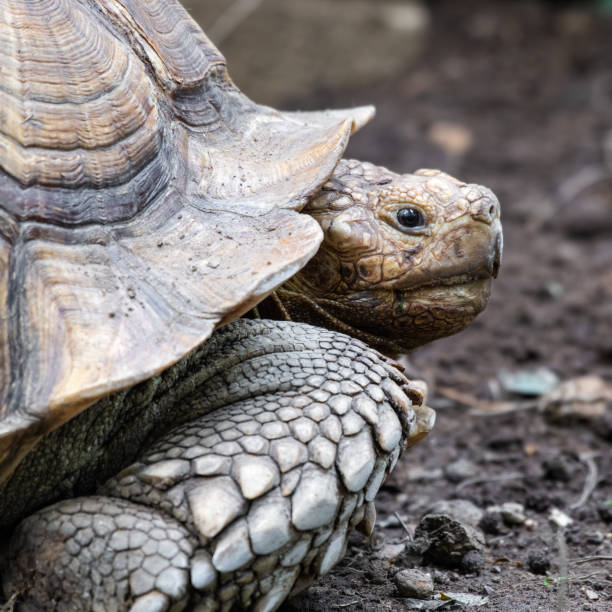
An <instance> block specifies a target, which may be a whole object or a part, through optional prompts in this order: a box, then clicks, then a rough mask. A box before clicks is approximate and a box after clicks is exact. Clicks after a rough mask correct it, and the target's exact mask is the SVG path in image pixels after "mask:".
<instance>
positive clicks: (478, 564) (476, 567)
mask: <svg viewBox="0 0 612 612" xmlns="http://www.w3.org/2000/svg"><path fill="white" fill-rule="evenodd" d="M484 563H485V560H484V556H483V555H482V553H481V552H479V551H477V550H470V551H469V552H467V553H465V555H463V559H461V569H462V570H463V571H464V572H466V573H467V574H479V573H480V571H481V570H482V568H483V567H484Z"/></svg>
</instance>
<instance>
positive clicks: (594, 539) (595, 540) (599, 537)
mask: <svg viewBox="0 0 612 612" xmlns="http://www.w3.org/2000/svg"><path fill="white" fill-rule="evenodd" d="M585 537H586V541H587V543H588V544H601V543H602V542H603V541H604V534H603V533H602V532H601V531H591V532H589V533H587V534H586V535H585Z"/></svg>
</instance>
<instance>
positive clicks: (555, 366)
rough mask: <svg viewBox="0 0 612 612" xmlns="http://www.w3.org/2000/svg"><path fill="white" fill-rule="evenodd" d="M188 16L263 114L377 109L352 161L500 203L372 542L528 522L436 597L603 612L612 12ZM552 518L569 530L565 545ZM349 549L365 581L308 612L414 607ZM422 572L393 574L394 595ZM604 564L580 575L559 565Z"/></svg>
mask: <svg viewBox="0 0 612 612" xmlns="http://www.w3.org/2000/svg"><path fill="white" fill-rule="evenodd" d="M185 4H186V6H187V7H188V9H189V10H190V11H191V13H192V15H193V16H194V17H195V18H196V19H197V20H198V21H199V22H200V23H201V24H202V26H203V27H204V29H205V30H206V32H207V33H208V34H209V36H210V37H211V38H212V40H213V41H214V42H215V43H216V44H217V45H218V46H219V48H220V49H221V51H222V52H223V53H224V54H225V56H226V58H227V60H228V64H229V68H230V74H231V75H232V77H233V79H234V81H235V82H236V83H237V85H238V86H239V87H240V88H241V89H242V90H243V91H244V92H245V93H247V94H248V95H249V96H250V97H251V98H252V99H254V100H255V101H257V102H260V103H264V104H269V105H272V106H275V107H276V108H281V109H315V108H326V107H345V106H352V105H358V104H375V105H376V107H377V111H378V114H377V117H376V119H375V120H374V121H373V123H372V124H371V125H369V126H368V127H367V128H365V129H364V130H363V131H362V132H361V133H359V134H358V135H356V136H355V137H354V138H353V139H352V141H351V144H350V146H349V150H348V152H347V155H349V156H353V157H357V158H360V159H367V160H370V161H372V162H374V163H378V164H383V165H386V166H389V167H390V168H392V169H393V170H396V171H409V170H414V169H417V168H420V167H435V168H440V169H442V170H445V171H447V172H449V173H451V174H455V175H457V176H458V177H459V178H462V179H464V180H466V181H469V182H477V183H482V184H484V185H487V186H488V187H490V188H491V189H493V191H494V192H495V193H496V194H497V195H498V196H499V198H500V201H501V203H502V211H503V213H502V220H503V224H504V234H505V252H504V262H503V265H502V269H501V273H500V276H499V278H498V279H497V281H496V282H495V283H494V286H493V295H492V298H491V301H490V304H489V307H488V309H487V310H486V311H485V313H483V314H482V315H481V316H479V317H478V319H477V320H476V322H475V323H474V324H473V325H472V326H471V327H470V328H469V329H468V330H466V331H464V332H462V333H461V334H459V335H458V336H456V337H453V338H449V339H444V340H440V341H438V342H435V343H433V344H431V345H429V346H427V347H424V348H423V349H421V350H419V351H417V352H416V353H414V354H412V355H410V356H408V357H407V358H406V363H407V365H408V368H409V371H410V373H411V374H414V375H416V376H419V377H422V378H425V379H426V380H427V381H428V382H429V385H430V392H431V394H432V397H431V404H432V405H433V406H434V407H435V408H436V409H437V411H438V424H437V425H436V428H435V430H434V433H432V434H431V435H430V436H429V438H428V439H427V440H426V441H425V442H424V443H423V444H420V445H418V446H417V447H415V448H414V449H411V451H410V454H409V458H410V459H409V461H410V463H409V464H408V463H407V462H406V461H404V463H403V464H401V465H400V467H399V468H398V469H397V471H396V474H395V475H394V478H393V480H392V481H391V482H390V483H389V484H388V485H387V487H386V489H385V491H383V495H382V502H383V503H382V505H380V504H379V515H380V516H381V517H382V518H381V520H380V521H379V524H380V525H381V527H380V531H379V532H378V533H379V538H382V540H383V541H386V542H387V543H389V542H393V541H395V540H394V538H395V539H396V540H398V541H401V538H400V536H401V533H402V530H403V529H404V527H405V526H407V527H408V531H409V532H410V530H411V529H413V528H416V525H417V524H418V521H419V515H420V514H422V512H423V511H424V510H425V509H426V508H427V506H428V504H431V503H433V502H435V501H439V500H441V499H448V498H456V497H462V498H464V499H467V500H469V501H470V502H471V503H473V504H474V505H475V506H477V507H478V508H480V509H481V510H482V511H485V512H486V508H488V507H491V506H492V505H493V506H494V505H497V507H499V504H502V503H506V502H512V503H517V504H519V505H520V506H521V507H522V508H523V513H524V514H523V518H522V519H520V518H519V519H517V522H515V523H512V522H511V521H510V522H508V521H506V519H503V520H501V519H500V520H501V523H500V525H501V526H499V529H498V528H497V527H495V528H494V529H493V533H489V532H486V533H487V538H488V540H487V547H486V548H485V549H482V550H480V551H479V553H480V554H481V556H482V559H483V561H482V564H481V566H480V568H476V570H474V567H472V570H474V571H473V572H472V574H473V575H474V576H476V577H475V578H472V579H471V582H470V579H469V578H465V576H466V575H468V576H469V575H470V572H469V571H468V570H469V569H470V568H467V569H466V568H463V570H461V568H459V570H461V571H459V570H458V571H459V574H455V577H453V573H452V572H451V573H450V574H448V573H446V574H445V573H440V574H439V575H437V578H436V580H435V582H436V586H437V587H438V586H439V587H440V588H447V589H450V590H453V589H454V590H457V589H463V590H465V591H469V592H472V593H476V592H478V593H480V594H481V595H482V594H483V593H484V595H483V596H486V597H488V598H489V604H488V605H490V606H491V607H490V608H486V609H495V610H506V609H507V610H523V609H525V610H527V609H530V610H537V609H541V610H546V611H548V610H552V609H557V610H570V609H571V610H599V609H601V610H604V609H608V610H609V609H612V608H611V607H608V606H612V603H611V600H610V597H611V596H610V590H611V589H610V587H611V585H612V567H611V565H610V561H609V558H610V555H611V554H612V549H611V546H612V533H610V531H611V530H612V527H611V522H612V467H611V461H612V452H611V448H610V444H611V442H612V416H611V412H612V389H611V387H610V381H611V380H612V16H611V11H612V2H610V1H608V0H605V1H604V0H602V1H600V2H574V3H572V2H552V1H551V2H537V1H535V0H534V1H501V0H463V1H461V2H457V1H452V0H437V1H429V2H426V1H419V0H405V1H399V0H395V1H390V0H389V1H388V0H379V1H374V0H369V1H368V0H201V1H197V0H187V1H186V2H185ZM585 376H588V378H584V377H585ZM449 466H450V467H449ZM479 477H480V480H479ZM553 508H556V509H559V510H560V511H562V512H564V513H565V515H566V516H567V517H568V518H570V520H571V521H572V522H571V523H568V524H567V525H565V527H563V528H559V526H558V525H557V524H556V523H555V522H554V520H553V521H552V522H551V520H549V513H550V512H551V511H552V509H553ZM395 516H398V517H400V518H401V519H402V520H401V521H400V522H399V523H398V521H397V520H395V519H394V517H395ZM491 520H492V519H491ZM504 521H506V522H505V523H504ZM521 521H522V522H521ZM525 521H527V523H526V522H525ZM529 521H532V522H531V523H529ZM402 523H403V526H402ZM525 525H531V527H528V526H527V527H526V526H525ZM534 525H535V526H534ZM555 525H557V526H556V527H555ZM495 529H498V531H497V532H495ZM560 529H561V531H559V530H560ZM504 530H505V531H504ZM513 530H514V531H513ZM555 530H556V531H555ZM509 532H511V535H512V537H505V539H504V535H503V534H507V533H509ZM559 533H562V536H563V537H562V538H561V540H559V539H558V536H559ZM500 534H501V535H500ZM404 535H405V534H404ZM413 535H414V534H413ZM555 538H557V539H555ZM500 542H501V543H500ZM353 546H354V548H353V549H352V550H353V555H352V562H351V563H352V565H351V564H349V565H346V566H345V567H344V569H342V568H341V569H340V570H339V572H336V573H335V574H334V577H332V578H330V579H329V580H328V582H327V583H324V584H323V586H321V587H318V588H319V591H317V590H316V589H315V590H314V591H311V592H310V593H311V594H310V595H309V596H308V597H309V598H310V599H306V600H301V603H299V604H295V605H296V606H302V608H304V607H305V608H306V609H313V610H315V609H316V610H323V609H333V606H336V605H338V606H342V605H344V604H346V605H349V604H350V602H353V604H350V605H356V606H357V608H356V609H358V606H360V605H361V606H362V607H364V608H365V609H379V608H378V607H377V606H381V607H380V609H381V610H382V609H385V610H388V609H404V608H401V607H400V608H397V607H395V606H399V605H400V604H398V603H397V601H398V600H393V599H392V598H393V596H395V595H397V592H396V591H393V588H394V587H392V586H391V587H389V588H391V590H390V591H389V590H387V591H385V590H384V589H385V588H387V587H386V586H384V585H387V584H390V583H391V581H390V579H389V580H386V579H384V580H379V581H378V582H377V576H378V577H379V578H380V576H379V575H378V574H377V571H378V570H377V569H376V567H375V565H374V566H373V565H372V564H371V563H370V565H367V564H366V565H364V566H363V567H362V566H360V565H358V564H357V565H355V563H357V562H356V561H355V559H359V558H361V557H360V555H361V556H362V557H363V558H364V559H365V558H366V557H367V558H368V559H370V560H371V558H372V557H373V553H372V552H371V551H369V552H368V551H367V550H366V549H365V548H363V543H362V544H358V543H356V544H354V545H353ZM360 546H361V548H360ZM564 546H565V548H564ZM568 547H569V548H568ZM475 548H476V549H478V547H475ZM383 549H384V546H383ZM564 550H565V553H564V552H563V551H564ZM568 550H569V551H570V552H569V553H568V552H567V551H568ZM364 551H365V552H364ZM407 551H408V552H407ZM387 552H388V551H387ZM409 552H410V546H408V545H405V546H404V548H402V552H401V553H398V555H396V556H395V557H393V558H386V557H385V556H384V554H383V556H382V559H383V560H384V561H385V562H386V563H387V569H386V570H384V571H385V572H387V573H386V574H384V576H386V577H387V578H388V577H389V575H390V574H389V571H390V570H389V567H393V566H394V564H395V566H394V567H396V569H397V567H400V566H401V567H404V566H406V564H407V563H408V561H407V560H406V559H408V558H409ZM413 552H414V551H413ZM385 554H386V553H385ZM388 554H389V555H390V554H391V553H389V552H388ZM394 554H395V553H394ZM538 555H539V557H538ZM568 555H569V556H568ZM606 555H608V560H607V561H601V559H600V560H599V561H593V563H594V565H590V566H588V569H587V568H586V566H584V567H583V566H581V567H580V568H579V567H578V566H572V565H571V562H570V561H568V559H571V558H587V557H602V556H603V557H605V556H606ZM374 556H375V555H374ZM496 556H497V558H498V559H505V561H502V562H493V561H491V559H494V558H495V557H496ZM398 559H399V561H398ZM425 559H427V556H425ZM538 559H539V560H540V561H541V563H540V564H538V563H539V561H538ZM364 563H365V561H364ZM431 563H433V564H434V565H433V567H435V563H434V562H433V561H431ZM598 563H599V564H598ZM389 564H391V565H389ZM402 564H403V565H402ZM572 567H573V569H572ZM363 568H365V569H363ZM373 568H374V569H373ZM495 568H497V570H499V569H500V568H501V571H493V570H494V569H495ZM568 568H569V569H568ZM349 570H351V571H349ZM583 570H584V571H583ZM343 571H344V574H343V573H342V572H343ZM380 571H383V570H380ZM435 571H438V570H434V574H435ZM474 572H475V573H474ZM568 572H569V574H572V572H573V574H572V575H573V577H574V578H573V582H571V581H566V582H564V579H565V578H567V576H568ZM590 573H592V574H593V575H592V576H591V577H588V578H586V579H584V578H580V576H584V575H588V574H590ZM539 575H540V576H545V578H537V576H539ZM372 576H374V577H373V578H372ZM546 576H548V578H546ZM559 576H561V577H562V579H560V580H557V581H556V582H555V580H556V578H555V577H557V578H558V577H559ZM534 577H535V578H534ZM551 577H552V578H551ZM564 577H565V578H564ZM579 578H580V579H579ZM445 580H446V581H447V582H446V583H445ZM546 580H549V582H548V583H547V582H546ZM334 581H335V582H334ZM449 581H450V582H449ZM453 581H454V582H453ZM445 584H446V585H447V586H446V587H444V585H445ZM448 584H450V586H448ZM519 584H522V585H525V584H526V585H528V586H527V589H526V591H525V590H524V589H522V590H521V589H519V588H518V586H517V585H519ZM330 585H331V586H330ZM360 585H361V586H360ZM363 585H366V586H363ZM568 585H570V586H569V588H568ZM485 587H486V588H485ZM551 587H552V588H551ZM321 589H322V590H321ZM325 589H328V590H327V591H325ZM330 589H332V590H331V591H330ZM334 589H335V591H334V592H335V593H336V595H334V596H333V597H332V595H330V593H331V592H332V591H333V590H334ZM364 589H365V590H364ZM377 589H378V590H377ZM381 589H382V590H381ZM478 589H480V591H479V590H478ZM487 589H488V590H487ZM326 593H327V594H326ZM342 593H344V595H342ZM346 593H348V595H347V594H346ZM355 593H356V594H355ZM373 593H375V594H377V595H372V594H373ZM394 594H395V595H394ZM326 597H329V598H330V599H326ZM334 597H335V598H334ZM376 597H378V599H376ZM385 597H389V598H391V599H385ZM521 597H522V598H523V599H521ZM317 598H318V599H317ZM355 601H356V602H358V603H357V604H355V603H354V602H355ZM385 601H386V602H391V603H388V604H384V605H383V603H384V602H385ZM342 602H344V604H343V603H342ZM364 602H365V603H364ZM381 602H383V603H381ZM394 602H395V603H394ZM493 602H494V603H493ZM521 602H522V603H523V604H524V606H525V607H521V605H522V604H521ZM401 605H402V606H403V605H405V601H404V603H402V604H401ZM474 605H475V604H474ZM385 606H387V607H385ZM512 606H514V607H512ZM532 606H533V607H532ZM538 606H541V607H538ZM564 606H565V607H564ZM470 609H471V608H470Z"/></svg>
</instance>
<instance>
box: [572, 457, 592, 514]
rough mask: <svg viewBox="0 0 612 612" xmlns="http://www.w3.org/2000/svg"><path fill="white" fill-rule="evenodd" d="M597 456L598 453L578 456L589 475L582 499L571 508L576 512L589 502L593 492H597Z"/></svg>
mask: <svg viewBox="0 0 612 612" xmlns="http://www.w3.org/2000/svg"><path fill="white" fill-rule="evenodd" d="M596 456H597V455H596V453H580V455H579V456H578V458H579V459H580V461H582V463H584V464H585V465H586V466H587V468H588V470H589V471H588V472H587V475H586V478H585V481H584V487H583V488H582V493H581V495H580V498H579V499H578V501H577V502H575V503H573V504H572V505H571V506H570V508H571V509H572V510H575V509H576V508H580V506H583V505H584V504H585V503H586V502H587V500H588V499H589V497H591V493H593V491H594V490H595V487H596V486H597V481H598V474H597V464H596V463H595V457H596Z"/></svg>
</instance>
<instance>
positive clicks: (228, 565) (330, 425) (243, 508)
mask: <svg viewBox="0 0 612 612" xmlns="http://www.w3.org/2000/svg"><path fill="white" fill-rule="evenodd" d="M235 325H247V326H248V328H249V330H250V331H254V330H261V328H262V327H263V328H264V333H263V334H260V335H257V334H244V333H242V334H239V335H238V338H237V339H236V337H235V336H234V337H232V329H231V326H228V327H229V328H230V329H229V330H228V331H225V330H222V332H224V333H225V334H226V335H227V337H228V338H229V339H230V340H231V341H228V342H226V343H224V344H223V347H224V348H223V349H222V350H221V351H220V354H219V356H218V358H219V359H220V360H222V359H224V360H225V368H224V369H223V370H222V371H219V372H217V373H216V374H215V376H214V377H213V378H210V379H209V382H208V383H207V385H206V386H207V391H206V393H204V394H203V395H205V396H206V401H207V402H208V403H209V405H213V406H214V405H218V404H219V402H221V401H222V402H223V405H222V406H221V407H219V408H216V409H215V410H214V411H212V412H209V413H206V414H201V412H202V411H201V410H200V416H197V417H196V418H193V419H192V420H189V421H188V422H185V423H183V424H182V425H179V426H177V427H175V428H174V429H172V430H171V431H169V432H168V433H167V434H166V435H164V436H162V437H161V438H159V439H158V440H157V441H156V442H154V443H153V444H152V445H151V446H150V447H149V448H148V450H147V451H146V452H145V453H144V454H143V455H142V456H141V458H140V459H139V461H138V462H136V463H134V464H133V465H131V466H129V467H128V468H126V469H124V470H123V471H122V472H120V473H119V474H118V475H117V476H115V477H113V478H111V479H110V480H109V481H108V482H107V483H106V484H105V485H104V486H103V487H102V489H101V490H100V491H99V495H97V496H93V497H90V498H77V499H73V500H68V501H64V502H59V503H58V504H55V505H53V506H51V507H49V508H47V509H45V510H42V511H41V512H38V513H36V514H34V515H33V516H31V517H30V518H28V519H26V520H25V521H24V522H23V523H22V524H21V525H20V527H19V528H18V530H17V531H16V533H15V536H14V538H13V542H12V551H13V552H12V556H13V558H12V560H11V564H10V570H9V573H8V575H7V576H6V579H5V590H6V591H7V593H8V594H10V593H12V592H15V591H17V592H20V593H21V594H22V601H23V602H24V603H25V604H26V606H27V605H28V604H29V606H30V607H31V609H57V610H61V609H66V610H86V609H100V610H123V609H132V610H170V609H171V610H180V609H182V608H183V607H184V606H186V605H187V604H189V605H190V606H192V607H194V609H197V610H211V611H212V610H229V609H231V607H232V606H238V607H245V608H252V609H255V610H274V609H276V608H277V607H278V606H279V605H280V604H281V603H282V601H283V600H284V599H285V598H286V597H287V596H288V595H289V594H291V593H292V592H297V591H299V590H301V589H303V588H305V587H306V586H307V585H308V584H310V582H312V581H313V580H314V579H316V577H318V576H320V575H322V574H325V573H326V572H328V571H329V570H330V569H331V568H332V567H333V566H334V565H335V564H336V563H337V562H338V561H339V560H340V559H341V558H342V555H343V554H344V550H345V546H346V538H347V533H348V531H349V529H351V528H352V527H355V526H356V525H357V524H358V523H361V522H363V521H364V519H365V520H366V523H367V522H369V525H368V526H369V527H370V528H371V526H372V525H371V523H372V509H373V500H374V497H375V495H376V493H377V491H378V489H379V487H380V485H381V484H382V482H383V480H384V478H385V476H386V474H388V473H389V471H390V470H391V469H393V467H394V465H395V462H396V461H397V458H398V456H399V454H400V452H401V449H402V448H403V446H404V444H405V443H406V441H407V440H408V441H410V440H414V439H416V438H418V437H419V436H421V435H422V434H423V431H424V429H427V428H428V427H429V426H430V425H431V419H430V416H431V415H430V413H429V412H428V409H427V408H425V407H424V406H418V405H415V406H412V402H411V400H410V399H409V397H408V395H410V397H412V398H413V400H415V399H416V401H418V395H419V394H418V390H416V389H415V388H414V387H412V386H410V385H409V383H408V382H407V381H406V380H405V379H404V378H403V377H402V375H401V374H400V373H399V371H398V370H397V369H396V368H394V367H393V366H392V365H389V363H388V362H387V360H385V359H384V358H383V357H382V356H380V355H379V354H378V353H376V352H375V351H373V350H371V349H369V348H368V347H366V346H365V345H364V344H362V343H361V342H359V341H356V340H353V339H351V338H349V337H348V336H344V335H342V334H337V333H334V332H329V331H325V330H321V329H317V328H313V327H310V326H307V325H302V324H295V323H280V322H274V323H272V322H265V321H250V322H240V323H238V324H235ZM251 328H252V329H251ZM225 329H227V328H225ZM238 355H239V356H241V358H240V359H238V358H237V356H238ZM243 355H248V357H247V358H246V359H243V358H242V356H243ZM210 358H211V357H209V359H210ZM221 389H223V392H221ZM406 393H408V395H407V394H406ZM203 395H202V394H199V395H198V397H199V399H198V402H202V401H203V399H202V398H203ZM415 403H416V402H415ZM415 409H416V410H415ZM183 410H184V407H183ZM417 413H418V414H417ZM417 417H418V418H417ZM131 606H132V607H131ZM130 607H131V608H130Z"/></svg>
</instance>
